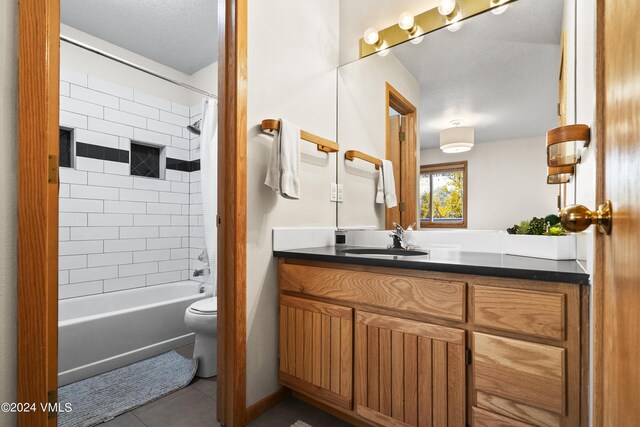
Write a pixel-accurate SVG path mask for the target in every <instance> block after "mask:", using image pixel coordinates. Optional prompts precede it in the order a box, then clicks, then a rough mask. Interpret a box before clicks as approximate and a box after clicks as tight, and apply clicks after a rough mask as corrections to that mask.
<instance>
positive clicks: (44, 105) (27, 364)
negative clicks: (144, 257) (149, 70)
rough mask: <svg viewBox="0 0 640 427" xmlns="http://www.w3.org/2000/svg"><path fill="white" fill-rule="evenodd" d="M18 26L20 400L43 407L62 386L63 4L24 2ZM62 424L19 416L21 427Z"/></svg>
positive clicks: (48, 416)
mask: <svg viewBox="0 0 640 427" xmlns="http://www.w3.org/2000/svg"><path fill="white" fill-rule="evenodd" d="M18 28H19V30H18V31H19V35H18V402H29V403H36V404H37V405H38V406H39V405H40V404H46V402H47V401H48V400H49V399H52V400H53V398H55V397H57V396H56V394H57V389H58V387H57V386H58V343H57V339H58V338H57V336H58V235H57V234H58V231H57V230H58V182H57V173H56V175H55V182H49V159H50V156H55V157H53V158H52V161H53V162H54V163H53V165H54V168H57V157H58V140H59V130H58V104H59V90H60V87H59V86H60V82H59V80H60V75H59V70H60V44H59V43H60V42H59V28H60V3H59V0H46V1H42V0H21V1H20V2H19V8H18ZM56 172H57V170H56ZM56 422H57V420H56V417H55V413H46V412H42V411H40V410H36V411H35V412H19V413H18V425H21V426H27V425H29V426H31V425H34V426H45V425H48V426H55V425H56Z"/></svg>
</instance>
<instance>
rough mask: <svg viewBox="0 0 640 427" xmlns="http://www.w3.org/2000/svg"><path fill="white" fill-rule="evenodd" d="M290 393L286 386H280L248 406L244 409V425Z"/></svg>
mask: <svg viewBox="0 0 640 427" xmlns="http://www.w3.org/2000/svg"><path fill="white" fill-rule="evenodd" d="M290 394H291V390H289V389H288V388H286V387H280V389H279V390H278V391H276V392H275V393H273V394H270V395H269V396H267V397H265V398H264V399H262V400H259V401H257V402H256V403H254V404H253V405H251V406H249V407H248V408H247V409H246V411H245V415H244V418H245V425H246V424H249V423H250V422H251V421H253V420H255V419H256V418H258V417H259V416H260V415H262V414H264V413H265V412H267V411H268V410H269V409H271V408H273V407H274V406H276V405H277V404H278V403H280V402H281V401H282V400H284V399H286V398H287V397H289V395H290Z"/></svg>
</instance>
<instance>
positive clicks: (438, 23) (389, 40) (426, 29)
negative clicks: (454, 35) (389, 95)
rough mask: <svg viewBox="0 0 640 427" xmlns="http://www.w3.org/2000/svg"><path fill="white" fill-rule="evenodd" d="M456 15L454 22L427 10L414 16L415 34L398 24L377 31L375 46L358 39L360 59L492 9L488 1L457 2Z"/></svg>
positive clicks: (461, 0)
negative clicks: (416, 30)
mask: <svg viewBox="0 0 640 427" xmlns="http://www.w3.org/2000/svg"><path fill="white" fill-rule="evenodd" d="M516 1H517V0H509V1H505V2H502V3H500V6H504V5H507V4H510V3H514V2H516ZM456 7H457V13H456V15H455V18H454V19H455V21H452V20H451V18H449V17H447V16H442V15H440V13H439V12H438V8H437V7H434V8H433V9H430V10H427V11H426V12H423V13H421V14H419V15H416V16H415V18H414V19H415V21H414V25H415V26H416V27H418V28H419V29H420V30H419V31H418V32H416V33H415V34H411V33H410V32H407V31H406V30H403V29H402V28H400V26H399V25H398V24H395V25H392V26H390V27H387V28H385V29H383V30H380V31H378V37H379V38H378V39H377V43H375V44H368V43H367V42H366V41H365V39H364V37H363V38H361V39H360V58H364V57H366V56H369V55H373V54H374V53H377V52H378V51H379V50H381V49H382V47H381V46H384V49H388V48H390V47H393V46H396V45H399V44H401V43H404V42H406V41H409V40H411V39H413V38H416V37H420V36H423V35H425V34H429V33H432V32H434V31H436V30H439V29H441V28H444V27H447V26H449V25H452V24H454V23H459V22H461V21H463V20H465V19H467V18H471V17H472V16H476V15H479V14H481V13H484V12H486V11H488V10H491V9H493V8H494V6H492V3H491V1H490V0H457V6H456Z"/></svg>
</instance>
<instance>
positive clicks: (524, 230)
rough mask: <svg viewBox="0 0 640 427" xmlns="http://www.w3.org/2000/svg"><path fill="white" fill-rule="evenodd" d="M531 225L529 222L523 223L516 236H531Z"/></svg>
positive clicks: (519, 226)
mask: <svg viewBox="0 0 640 427" xmlns="http://www.w3.org/2000/svg"><path fill="white" fill-rule="evenodd" d="M530 232H531V223H530V222H529V221H527V220H524V221H521V222H520V224H519V225H518V229H517V230H516V234H531V233H530Z"/></svg>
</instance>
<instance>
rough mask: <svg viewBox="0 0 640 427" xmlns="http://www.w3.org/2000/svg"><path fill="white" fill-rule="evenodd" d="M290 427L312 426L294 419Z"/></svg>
mask: <svg viewBox="0 0 640 427" xmlns="http://www.w3.org/2000/svg"><path fill="white" fill-rule="evenodd" d="M291 427H313V426H312V425H311V424H307V423H305V422H304V421H300V420H298V421H296V422H295V423H293V424H291Z"/></svg>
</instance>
